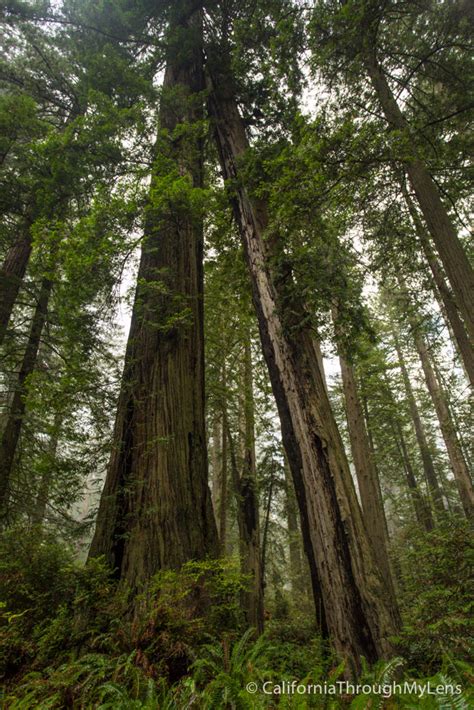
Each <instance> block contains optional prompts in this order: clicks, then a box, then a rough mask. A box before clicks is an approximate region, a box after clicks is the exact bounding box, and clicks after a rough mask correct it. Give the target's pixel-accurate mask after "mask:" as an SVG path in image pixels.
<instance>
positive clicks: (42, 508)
mask: <svg viewBox="0 0 474 710" xmlns="http://www.w3.org/2000/svg"><path fill="white" fill-rule="evenodd" d="M61 420H62V415H61V412H60V411H57V412H56V414H55V416H54V423H53V429H52V432H51V434H50V439H49V445H48V449H47V461H46V468H45V470H44V471H43V475H42V476H41V480H40V484H39V488H38V493H37V496H36V501H35V506H34V509H33V512H32V515H31V523H32V525H34V526H40V525H42V524H43V521H44V518H45V515H46V506H47V505H48V500H49V495H50V490H51V484H52V482H53V477H54V462H55V459H56V452H57V449H58V442H59V433H60V428H61Z"/></svg>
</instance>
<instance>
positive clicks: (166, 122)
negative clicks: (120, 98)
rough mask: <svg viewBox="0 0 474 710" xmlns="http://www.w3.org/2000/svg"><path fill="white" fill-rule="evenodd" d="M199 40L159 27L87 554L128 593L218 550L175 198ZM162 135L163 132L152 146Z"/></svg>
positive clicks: (189, 226)
mask: <svg viewBox="0 0 474 710" xmlns="http://www.w3.org/2000/svg"><path fill="white" fill-rule="evenodd" d="M180 7H181V8H182V7H183V6H182V5H181V6H180ZM179 9H180V8H176V9H175V8H173V12H174V11H175V10H176V13H178V10H179ZM200 34H201V22H200V13H199V12H194V13H192V14H190V13H187V14H186V13H185V12H184V11H183V13H182V16H181V18H178V19H176V18H175V20H174V22H173V25H172V28H171V30H170V35H169V41H170V50H169V56H168V62H167V66H166V71H165V78H164V84H163V95H162V102H161V107H160V134H159V139H158V145H159V147H160V144H161V146H162V150H161V152H160V153H159V155H158V158H157V165H158V168H157V169H156V170H155V175H154V176H153V179H152V185H151V197H150V203H151V204H150V208H149V211H148V218H147V224H146V227H145V238H144V244H143V249H142V257H141V263H140V269H139V274H138V285H137V293H136V299H135V304H134V310H133V315H132V323H131V329H130V336H129V340H128V345H127V351H126V357H125V368H124V373H123V382H122V388H121V393H120V398H119V403H118V411H117V418H116V424H115V433H114V442H113V453H112V456H111V459H110V463H109V467H108V472H107V478H106V482H105V487H104V491H103V494H102V498H101V502H100V507H99V514H98V519H97V526H96V531H95V535H94V539H93V541H92V545H91V549H90V552H89V556H90V557H96V556H98V555H105V557H106V559H107V561H108V563H109V564H110V565H111V566H112V567H113V568H115V569H116V574H117V575H118V577H119V578H121V579H122V580H124V582H125V583H126V584H127V585H128V586H129V587H130V588H131V589H132V590H135V589H138V588H139V587H141V586H143V585H144V584H146V582H147V580H148V579H149V578H150V577H151V576H152V575H153V574H154V573H155V572H156V571H157V570H159V569H162V568H178V567H179V566H180V565H182V564H183V563H184V562H187V561H188V560H191V559H202V558H204V557H206V556H207V555H216V554H217V553H218V538H217V530H216V525H215V521H214V516H213V511H212V504H211V496H210V492H209V489H208V483H207V451H206V435H205V420H204V343H203V337H204V336H203V303H202V296H203V268H202V258H203V237H202V220H201V218H200V216H197V215H196V214H195V213H194V212H193V209H192V200H191V201H190V198H189V195H187V193H186V190H187V189H190V188H199V187H201V186H202V157H201V156H202V146H201V139H200V138H199V137H197V136H198V134H199V131H196V126H195V124H196V121H199V120H201V119H202V106H201V97H200V95H199V92H201V91H202V89H203V75H202V59H201V49H200ZM186 126H188V127H189V128H190V131H189V132H188V134H187V133H186V129H185V127H186ZM177 127H179V129H180V130H179V132H178V134H173V132H174V131H175V129H176V128H177ZM181 129H183V130H181ZM163 131H167V132H168V134H167V135H166V136H165V137H164V139H163V140H160V136H161V137H163ZM163 165H164V168H163V167H162V166H163ZM176 165H177V166H178V170H179V177H180V178H182V179H183V181H184V185H185V186H186V185H187V188H186V187H185V192H184V195H183V194H182V193H181V191H180V190H179V189H178V188H179V185H180V184H182V183H180V181H179V180H178V183H177V184H176V183H174V187H173V189H172V191H171V194H170V195H168V196H163V194H162V190H163V189H166V181H165V187H163V181H162V182H161V183H160V178H161V177H162V176H163V172H161V171H162V170H164V171H165V174H166V170H167V169H169V167H168V166H171V170H172V171H173V170H174V169H175V166H176ZM172 175H174V173H172ZM177 178H178V176H177V175H174V179H177ZM175 187H176V190H175ZM176 193H177V194H176ZM157 203H158V204H157Z"/></svg>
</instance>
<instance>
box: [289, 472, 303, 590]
mask: <svg viewBox="0 0 474 710" xmlns="http://www.w3.org/2000/svg"><path fill="white" fill-rule="evenodd" d="M285 511H286V523H287V529H288V548H289V553H290V554H289V557H290V580H291V590H292V592H293V594H294V595H298V594H301V593H302V592H303V561H302V559H301V549H300V532H299V530H298V512H297V509H296V499H295V490H294V487H293V481H292V479H291V472H290V469H289V466H288V462H287V460H286V458H285Z"/></svg>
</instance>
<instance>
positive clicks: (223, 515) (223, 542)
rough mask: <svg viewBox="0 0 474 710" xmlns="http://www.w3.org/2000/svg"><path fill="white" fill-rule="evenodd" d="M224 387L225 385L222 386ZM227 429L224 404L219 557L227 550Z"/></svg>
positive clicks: (227, 423)
mask: <svg viewBox="0 0 474 710" xmlns="http://www.w3.org/2000/svg"><path fill="white" fill-rule="evenodd" d="M224 387H225V384H224ZM228 427H229V422H228V420H227V408H226V405H225V404H224V409H223V410H222V446H221V451H222V460H221V471H220V487H219V518H218V524H219V545H220V551H221V555H223V556H224V555H225V553H226V549H227V507H228V500H227V497H228V496H227V478H228V475H227V458H228V457H227V430H228Z"/></svg>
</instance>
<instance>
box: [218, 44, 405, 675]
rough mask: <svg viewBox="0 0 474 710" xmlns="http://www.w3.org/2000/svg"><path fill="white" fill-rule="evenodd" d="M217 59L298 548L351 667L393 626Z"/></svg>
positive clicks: (378, 648)
mask: <svg viewBox="0 0 474 710" xmlns="http://www.w3.org/2000/svg"><path fill="white" fill-rule="evenodd" d="M220 62H221V58H220V57H219V59H218V60H217V62H216V61H215V59H214V63H213V64H212V69H211V71H212V81H211V82H210V90H211V93H210V100H209V108H210V113H211V116H212V118H213V120H214V128H215V137H216V143H217V148H218V153H219V157H220V162H221V168H222V172H223V175H224V178H225V179H227V180H231V181H232V182H233V185H234V186H235V192H234V195H233V200H232V202H233V208H234V214H235V218H236V221H237V223H238V225H239V228H240V232H241V236H242V241H243V245H244V251H245V257H246V261H247V266H248V269H249V273H250V277H251V281H252V290H253V301H254V306H255V308H256V312H257V318H258V323H259V330H260V338H261V341H262V346H263V353H264V356H265V360H266V363H267V366H268V370H269V374H270V380H271V383H272V389H273V394H274V396H275V400H276V402H277V406H278V410H279V414H280V420H281V424H282V434H283V441H284V445H285V450H286V453H287V456H288V461H289V462H290V466H291V471H292V475H293V479H294V482H295V489H296V490H297V492H298V503H299V506H300V512H301V518H302V522H303V526H305V525H307V533H308V539H307V540H305V544H308V547H309V548H310V549H309V561H310V565H311V564H313V570H314V572H315V574H316V579H317V577H318V576H319V583H320V588H321V593H322V598H323V599H324V608H325V613H326V618H327V624H328V628H329V632H330V634H331V638H332V642H333V644H334V647H335V649H336V650H337V651H338V652H339V653H340V654H341V655H342V656H344V657H346V658H347V659H348V660H349V662H350V664H352V666H353V668H354V669H358V668H360V658H361V656H365V657H366V658H367V659H370V660H375V659H377V658H380V657H383V656H386V655H389V656H390V655H391V654H392V653H393V648H392V645H391V643H390V640H389V637H390V636H392V635H393V634H394V633H395V631H396V629H397V628H398V624H399V619H398V613H397V610H396V608H394V607H393V605H392V604H391V602H390V599H389V594H388V592H387V589H386V587H385V585H384V583H383V580H382V579H381V577H380V575H379V573H378V571H377V568H376V565H375V561H374V558H373V552H372V549H371V546H370V543H369V540H368V538H367V534H366V531H365V528H364V525H363V521H362V515H361V511H360V508H359V505H358V502H357V498H356V494H355V490H354V487H353V482H352V479H351V475H350V471H349V467H348V464H347V460H346V458H345V453H344V448H343V445H342V441H341V439H340V436H339V432H338V431H337V427H336V425H335V421H334V417H333V415H332V412H331V408H330V405H329V401H328V398H327V395H326V392H325V388H324V383H323V380H322V376H321V372H320V369H319V366H318V363H317V357H316V353H315V350H314V342H313V336H312V333H311V331H310V330H309V329H308V328H307V327H306V326H305V325H304V324H305V323H306V322H307V319H306V318H305V316H306V313H305V312H304V308H303V307H302V305H301V303H299V302H298V300H297V298H296V297H295V295H294V289H292V288H291V285H292V283H291V281H292V279H291V275H290V273H289V270H288V269H286V285H287V286H289V287H290V288H289V289H288V291H286V289H285V288H284V281H285V274H284V273H283V272H284V271H285V269H284V268H283V271H281V272H280V275H279V276H278V278H275V273H274V272H273V273H272V272H270V270H269V259H268V247H271V242H272V241H273V242H274V240H272V238H271V237H270V238H269V239H264V233H265V231H266V229H267V225H268V219H267V216H266V208H265V204H263V203H262V202H257V201H256V200H252V199H251V198H250V197H249V194H248V192H247V190H246V188H245V187H244V185H243V184H242V181H241V180H240V179H239V178H240V175H239V163H240V160H241V159H242V157H243V154H244V153H245V151H246V150H247V148H248V142H247V138H246V135H245V129H244V125H243V122H242V119H241V117H240V115H239V112H238V109H237V104H236V101H235V98H234V96H233V94H232V90H231V86H232V84H231V79H230V77H229V75H228V74H227V73H224V74H222V73H221V70H222V68H223V66H222V64H220V66H218V64H219V63H220ZM279 266H280V267H282V266H283V267H284V265H283V264H281V263H280V265H279ZM277 285H278V292H277V290H276V286H277ZM303 529H305V527H303ZM307 552H308V548H307ZM313 570H312V572H313ZM313 582H314V579H313Z"/></svg>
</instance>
